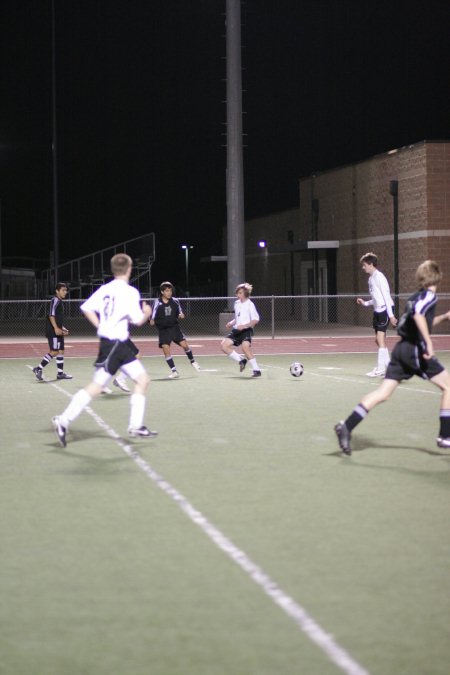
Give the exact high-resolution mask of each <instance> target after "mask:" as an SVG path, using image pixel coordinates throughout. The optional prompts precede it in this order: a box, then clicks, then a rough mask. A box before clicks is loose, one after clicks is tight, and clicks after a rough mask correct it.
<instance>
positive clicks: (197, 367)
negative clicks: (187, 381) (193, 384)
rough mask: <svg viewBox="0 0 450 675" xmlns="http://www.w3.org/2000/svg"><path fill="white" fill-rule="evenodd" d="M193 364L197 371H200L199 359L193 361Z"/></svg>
mask: <svg viewBox="0 0 450 675" xmlns="http://www.w3.org/2000/svg"><path fill="white" fill-rule="evenodd" d="M191 366H192V367H193V368H194V370H196V371H197V373H198V372H199V370H200V366H199V365H198V363H197V361H191Z"/></svg>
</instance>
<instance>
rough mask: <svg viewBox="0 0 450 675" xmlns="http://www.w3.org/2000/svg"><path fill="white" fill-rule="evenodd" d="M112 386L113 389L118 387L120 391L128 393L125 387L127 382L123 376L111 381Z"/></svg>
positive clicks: (127, 387)
mask: <svg viewBox="0 0 450 675" xmlns="http://www.w3.org/2000/svg"><path fill="white" fill-rule="evenodd" d="M113 385H114V386H115V387H119V389H121V390H122V391H124V392H126V393H127V394H129V393H130V388H129V386H128V385H127V382H126V380H125V377H124V376H123V375H118V376H117V377H116V378H115V379H114V380H113Z"/></svg>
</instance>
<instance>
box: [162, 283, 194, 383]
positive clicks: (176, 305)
mask: <svg viewBox="0 0 450 675" xmlns="http://www.w3.org/2000/svg"><path fill="white" fill-rule="evenodd" d="M159 290H160V293H159V298H158V300H156V302H155V304H154V305H153V311H152V316H151V319H150V325H151V326H156V328H157V329H158V334H159V347H160V349H162V350H163V353H164V357H165V359H166V362H167V365H168V366H169V368H170V370H171V373H170V375H169V378H170V379H171V380H174V379H176V378H177V377H180V376H179V374H178V371H177V369H176V367H175V362H174V360H173V358H172V354H171V351H170V345H171V344H172V342H175V344H176V345H179V346H180V347H181V348H182V349H184V352H185V354H186V356H187V357H188V359H189V362H190V364H191V366H192V367H193V368H195V370H200V366H199V365H198V363H197V361H196V360H195V359H194V355H193V354H192V350H191V348H190V347H189V345H188V343H187V341H186V338H185V336H184V335H183V333H182V331H181V328H180V323H179V320H180V319H184V314H183V311H182V309H181V305H180V301H179V300H178V299H177V298H174V297H172V296H173V285H172V284H171V283H170V281H163V283H162V284H161V286H160V287H159Z"/></svg>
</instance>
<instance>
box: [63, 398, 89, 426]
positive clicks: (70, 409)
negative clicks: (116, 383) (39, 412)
mask: <svg viewBox="0 0 450 675" xmlns="http://www.w3.org/2000/svg"><path fill="white" fill-rule="evenodd" d="M91 401H92V396H90V395H89V394H88V393H87V391H86V390H85V389H80V390H79V391H77V393H76V394H75V395H74V396H73V397H72V400H71V401H70V403H69V405H68V406H67V408H66V409H65V410H64V412H63V413H62V415H60V416H59V421H60V422H61V424H62V425H63V427H65V428H66V429H67V427H68V426H69V424H70V423H71V422H73V421H74V419H76V418H77V417H78V415H79V414H80V413H81V412H83V410H84V409H85V408H86V406H88V405H89V403H90V402H91Z"/></svg>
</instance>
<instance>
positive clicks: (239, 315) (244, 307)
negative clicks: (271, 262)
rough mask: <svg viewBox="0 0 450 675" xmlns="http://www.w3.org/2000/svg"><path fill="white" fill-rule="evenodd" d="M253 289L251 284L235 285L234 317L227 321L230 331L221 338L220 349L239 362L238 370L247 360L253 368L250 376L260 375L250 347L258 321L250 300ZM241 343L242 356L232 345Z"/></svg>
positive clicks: (235, 345) (236, 345)
mask: <svg viewBox="0 0 450 675" xmlns="http://www.w3.org/2000/svg"><path fill="white" fill-rule="evenodd" d="M252 290H253V286H252V285H251V284H247V283H245V284H239V285H238V286H236V291H235V292H236V296H237V300H236V302H235V303H234V317H235V318H234V319H232V320H231V321H228V323H227V324H226V327H227V328H231V329H232V330H231V333H228V335H227V336H226V337H225V338H224V339H223V340H222V343H221V345H220V346H221V348H222V351H223V352H225V354H227V355H228V356H229V357H230V359H233V361H237V363H239V370H240V371H241V373H242V371H243V370H244V368H245V366H246V365H247V361H248V362H249V363H250V365H251V367H252V368H253V375H252V377H261V370H260V369H259V366H258V364H257V362H256V359H255V357H254V356H253V352H252V349H251V344H252V337H253V329H254V327H255V326H256V324H257V323H259V314H258V312H257V310H256V307H255V305H254V304H253V302H252V301H251V300H250V295H251V292H252ZM240 345H242V351H243V352H244V355H245V356H244V357H242V356H240V355H239V354H238V353H237V351H236V350H235V349H234V347H239V346H240Z"/></svg>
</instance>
